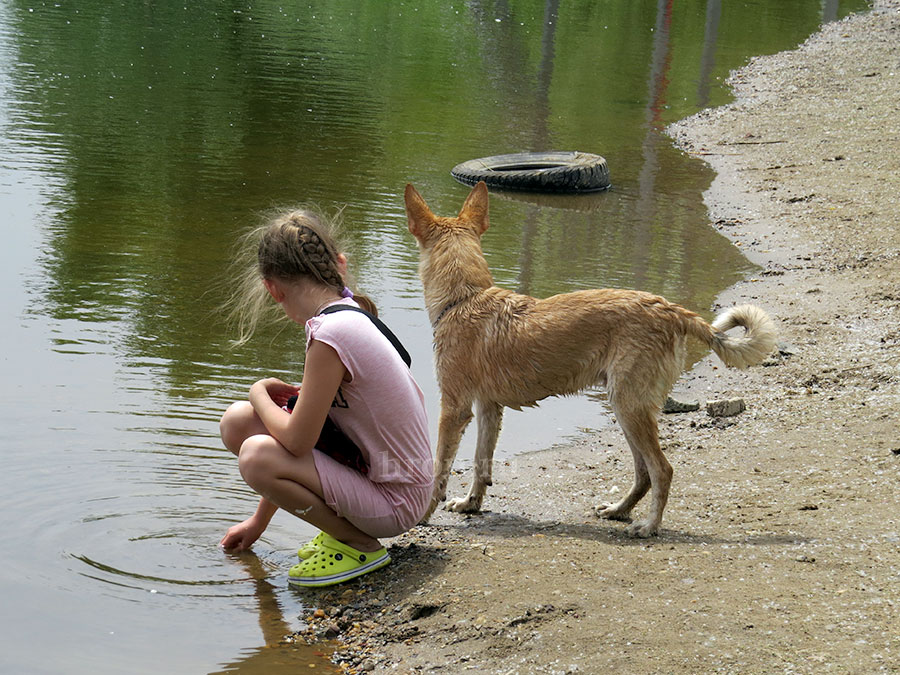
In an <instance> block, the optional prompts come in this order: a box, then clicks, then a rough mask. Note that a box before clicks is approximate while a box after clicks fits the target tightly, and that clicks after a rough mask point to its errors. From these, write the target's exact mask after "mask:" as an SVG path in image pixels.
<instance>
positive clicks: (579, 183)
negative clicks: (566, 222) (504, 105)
mask: <svg viewBox="0 0 900 675" xmlns="http://www.w3.org/2000/svg"><path fill="white" fill-rule="evenodd" d="M450 175H452V176H453V177H454V178H455V179H456V180H458V181H459V182H460V183H465V184H466V185H475V183H477V182H478V181H482V180H483V181H484V182H485V183H487V185H488V187H492V188H497V189H500V190H527V191H529V192H594V191H596V190H605V189H606V188H608V187H609V184H610V183H609V168H608V167H607V166H606V160H605V159H603V158H602V157H601V156H600V155H592V154H590V153H588V152H517V153H513V154H510V155H493V156H491V157H481V158H480V159H470V160H469V161H468V162H463V163H462V164H457V165H456V166H454V167H453V169H452V170H451V171H450Z"/></svg>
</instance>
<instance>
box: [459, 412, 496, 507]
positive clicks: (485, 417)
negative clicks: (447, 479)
mask: <svg viewBox="0 0 900 675" xmlns="http://www.w3.org/2000/svg"><path fill="white" fill-rule="evenodd" d="M475 413H476V415H477V418H478V440H477V442H476V444H475V466H474V474H475V475H474V477H473V479H472V487H471V488H469V494H468V495H467V496H465V497H462V498H459V499H451V500H450V501H449V502H447V507H446V508H447V510H448V511H456V512H457V513H477V512H478V511H480V510H481V503H482V502H483V501H484V494H485V492H486V491H487V488H488V486H489V485H492V484H493V479H492V478H491V470H492V468H493V464H494V449H495V448H496V447H497V439H498V438H499V436H500V426H501V423H502V421H503V406H502V405H499V404H497V403H489V402H485V401H476V403H475Z"/></svg>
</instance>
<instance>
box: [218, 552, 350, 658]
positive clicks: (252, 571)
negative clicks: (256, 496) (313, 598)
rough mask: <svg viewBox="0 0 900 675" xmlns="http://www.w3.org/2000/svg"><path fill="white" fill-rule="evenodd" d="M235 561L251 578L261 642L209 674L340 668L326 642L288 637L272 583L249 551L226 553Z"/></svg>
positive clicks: (286, 625)
mask: <svg viewBox="0 0 900 675" xmlns="http://www.w3.org/2000/svg"><path fill="white" fill-rule="evenodd" d="M230 557H231V558H233V559H234V560H236V561H237V562H239V563H240V564H241V565H242V566H243V567H244V568H245V569H246V570H247V572H248V574H249V575H250V578H251V579H253V582H254V585H255V596H256V599H257V601H258V603H259V627H260V629H262V635H263V644H262V646H259V647H252V648H248V649H242V650H241V656H240V658H239V659H237V660H235V661H233V662H230V663H228V664H227V665H223V667H222V669H221V670H216V671H215V672H214V673H211V675H220V674H222V673H236V674H240V675H293V673H303V672H310V673H337V672H340V670H339V669H338V668H336V667H335V666H334V665H333V664H332V663H331V661H330V660H329V654H330V651H331V650H330V648H329V647H328V646H326V645H316V646H311V645H307V644H305V643H303V642H295V641H293V640H290V639H288V638H289V636H290V635H291V633H292V632H293V630H292V628H291V626H290V625H289V624H288V623H287V622H286V621H285V620H284V614H283V610H282V608H281V605H280V603H279V600H278V597H277V594H276V593H275V587H274V586H273V585H272V583H271V582H270V581H269V579H268V575H267V570H266V569H265V567H264V566H263V564H262V563H261V561H260V560H259V558H257V557H256V555H254V554H253V553H252V552H249V551H248V552H244V553H239V554H234V555H231V556H230Z"/></svg>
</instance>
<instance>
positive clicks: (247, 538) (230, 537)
mask: <svg viewBox="0 0 900 675" xmlns="http://www.w3.org/2000/svg"><path fill="white" fill-rule="evenodd" d="M265 531H266V526H265V525H262V526H260V522H259V520H258V519H257V518H255V517H254V516H250V517H249V518H247V520H245V521H244V522H243V523H238V524H237V525H232V526H231V527H229V528H228V532H226V533H225V536H224V537H222V541H220V542H219V546H221V547H222V548H224V549H225V550H226V551H233V552H235V553H240V552H241V551H246V550H247V549H249V548H250V547H251V546H253V543H254V542H255V541H256V540H257V539H259V538H260V537H261V536H262V533H263V532H265Z"/></svg>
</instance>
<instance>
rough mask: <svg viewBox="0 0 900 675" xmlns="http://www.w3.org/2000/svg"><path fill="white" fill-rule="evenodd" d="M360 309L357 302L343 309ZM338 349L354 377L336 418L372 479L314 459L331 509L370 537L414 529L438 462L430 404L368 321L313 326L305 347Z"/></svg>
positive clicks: (320, 321) (339, 399)
mask: <svg viewBox="0 0 900 675" xmlns="http://www.w3.org/2000/svg"><path fill="white" fill-rule="evenodd" d="M338 302H340V303H345V304H349V305H352V306H357V305H356V303H355V302H354V301H353V300H351V299H344V300H340V301H336V302H335V303H332V304H338ZM313 340H318V341H319V342H322V343H324V344H327V345H328V346H329V347H331V348H332V349H334V350H335V351H336V352H337V354H338V357H339V358H340V359H341V363H343V364H344V367H345V368H346V369H347V372H348V373H349V375H350V381H349V382H346V381H345V382H344V383H343V384H342V385H341V387H340V389H338V392H337V395H336V396H335V399H334V401H333V402H332V404H331V412H330V413H329V417H330V418H331V420H332V421H333V422H334V423H335V424H336V425H337V427H338V428H339V429H340V430H341V431H342V432H343V433H344V434H345V435H346V436H347V437H348V438H350V440H352V441H353V442H354V443H356V445H357V446H359V448H360V450H362V453H363V457H364V459H365V460H366V464H367V465H368V467H369V471H368V474H367V475H363V474H361V473H359V472H358V471H356V470H354V469H351V468H350V467H347V466H345V465H343V464H341V463H340V462H337V461H335V460H334V459H332V458H331V457H329V456H328V455H326V454H324V453H322V452H319V451H318V450H314V451H313V455H314V457H315V462H316V469H317V470H318V472H319V479H320V480H321V481H322V488H323V490H324V493H325V494H324V497H325V503H326V504H328V506H329V507H330V508H332V509H334V511H335V512H336V513H337V514H338V515H339V516H342V517H344V518H346V519H347V520H349V521H350V522H351V523H353V524H354V525H355V526H356V527H358V528H359V529H360V530H362V531H363V532H365V533H366V534H368V535H369V536H372V537H375V538H380V537H393V536H396V535H398V534H402V533H403V532H405V531H407V530H408V529H409V528H411V527H412V526H413V525H415V524H416V523H417V522H419V520H420V519H421V517H422V516H423V515H424V513H425V509H426V508H427V506H428V503H429V501H430V499H431V486H432V473H433V460H432V456H431V445H430V442H429V436H428V420H427V418H426V415H425V397H424V395H423V394H422V390H421V389H419V386H418V385H417V384H416V381H415V380H414V379H413V376H412V373H410V371H409V368H407V367H406V364H405V363H404V362H403V360H402V359H401V358H400V355H399V354H398V353H397V350H396V349H395V348H394V347H393V345H391V343H390V342H389V341H388V339H387V338H386V337H385V336H384V335H383V334H382V333H381V331H379V330H378V328H377V327H376V326H375V325H374V324H373V323H372V322H371V321H370V320H369V318H368V317H367V316H365V315H364V314H360V313H359V312H335V313H333V314H324V315H323V314H320V315H318V316H314V317H313V318H312V319H310V320H309V321H307V323H306V346H307V349H309V345H310V343H311V342H312V341H313Z"/></svg>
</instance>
